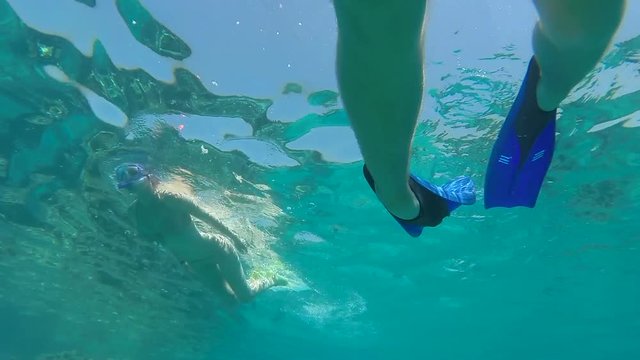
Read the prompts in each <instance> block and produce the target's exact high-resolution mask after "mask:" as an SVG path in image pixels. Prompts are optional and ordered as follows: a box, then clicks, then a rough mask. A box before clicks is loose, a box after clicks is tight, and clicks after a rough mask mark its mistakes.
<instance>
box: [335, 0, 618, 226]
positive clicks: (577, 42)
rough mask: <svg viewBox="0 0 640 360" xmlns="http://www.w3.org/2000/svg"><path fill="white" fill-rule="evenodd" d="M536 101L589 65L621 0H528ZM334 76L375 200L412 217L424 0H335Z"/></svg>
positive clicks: (565, 86) (555, 94)
mask: <svg viewBox="0 0 640 360" xmlns="http://www.w3.org/2000/svg"><path fill="white" fill-rule="evenodd" d="M534 3H535V6H536V8H537V10H538V14H539V17H540V18H539V21H538V22H537V24H536V26H535V28H534V30H533V48H534V52H535V57H536V60H537V62H538V63H539V65H540V74H541V76H540V81H539V82H538V86H537V99H538V106H539V107H540V108H541V109H543V110H552V109H555V108H557V107H558V105H559V104H560V102H561V101H562V100H563V99H564V98H565V97H566V96H567V95H568V93H569V92H570V91H571V89H572V88H573V87H574V86H575V85H576V84H577V83H578V82H579V81H580V80H582V78H583V77H584V76H585V75H586V74H587V73H588V72H589V71H591V70H592V69H593V67H594V66H595V65H596V63H597V62H598V60H599V59H600V58H601V57H602V55H603V53H604V51H605V50H606V48H607V46H608V45H609V42H610V41H611V39H612V37H613V35H614V33H615V31H616V29H617V28H618V25H619V24H620V21H621V19H622V15H623V12H624V6H625V1H624V0H534ZM334 6H335V9H336V15H337V20H338V29H339V34H338V54H337V56H338V59H337V75H338V81H339V85H340V91H341V94H342V98H343V101H344V104H345V109H346V111H347V113H348V114H349V117H350V119H351V124H352V127H353V129H354V132H355V134H356V137H357V139H358V143H359V145H360V149H361V151H362V155H363V157H364V160H365V163H366V164H367V168H368V170H369V172H370V174H371V176H372V178H373V179H375V191H376V194H377V195H378V198H379V199H380V201H381V202H382V203H383V204H384V206H385V207H386V208H387V209H388V210H389V212H391V213H392V214H393V215H395V216H397V217H398V218H401V219H413V218H415V217H416V216H417V215H418V214H419V212H420V203H419V202H418V200H417V199H416V196H415V193H414V192H413V191H412V190H411V189H410V188H409V158H410V153H411V143H412V139H413V135H414V131H415V127H416V123H417V116H418V113H419V111H420V105H421V101H422V95H423V87H424V69H423V66H424V65H423V64H424V21H425V12H426V0H402V1H391V0H334Z"/></svg>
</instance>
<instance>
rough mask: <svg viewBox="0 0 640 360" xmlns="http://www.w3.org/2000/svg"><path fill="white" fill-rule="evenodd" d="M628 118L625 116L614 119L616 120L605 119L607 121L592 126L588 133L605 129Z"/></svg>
mask: <svg viewBox="0 0 640 360" xmlns="http://www.w3.org/2000/svg"><path fill="white" fill-rule="evenodd" d="M627 120H628V118H627V117H626V116H625V117H623V118H619V119H614V120H609V121H605V122H601V123H599V124H596V125H594V126H592V127H591V129H589V130H587V132H588V133H594V132H598V131H602V130H604V129H608V128H610V127H612V126H614V125H617V124H619V123H621V122H623V121H627Z"/></svg>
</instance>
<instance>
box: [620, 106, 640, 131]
mask: <svg viewBox="0 0 640 360" xmlns="http://www.w3.org/2000/svg"><path fill="white" fill-rule="evenodd" d="M628 118H630V119H629V120H627V121H626V122H625V123H624V124H622V126H623V127H626V128H634V127H639V126H640V110H638V111H636V112H634V113H633V114H631V115H629V116H628Z"/></svg>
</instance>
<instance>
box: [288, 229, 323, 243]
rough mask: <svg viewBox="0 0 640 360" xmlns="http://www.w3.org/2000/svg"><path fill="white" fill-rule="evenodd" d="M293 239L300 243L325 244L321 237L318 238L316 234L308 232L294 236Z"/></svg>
mask: <svg viewBox="0 0 640 360" xmlns="http://www.w3.org/2000/svg"><path fill="white" fill-rule="evenodd" d="M293 238H294V239H295V240H296V241H299V242H308V243H323V242H325V239H323V238H321V237H320V236H318V235H316V234H314V233H311V232H308V231H300V232H297V233H296V234H295V235H294V236H293Z"/></svg>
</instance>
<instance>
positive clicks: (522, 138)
mask: <svg viewBox="0 0 640 360" xmlns="http://www.w3.org/2000/svg"><path fill="white" fill-rule="evenodd" d="M539 80H540V68H539V66H538V63H537V62H536V59H535V57H532V58H531V61H530V62H529V67H528V69H527V73H526V75H525V77H524V81H523V82H522V85H521V87H520V91H519V92H518V96H517V97H516V100H515V102H514V103H513V106H512V107H511V110H510V111H509V115H507V118H506V120H505V122H504V124H503V125H502V128H501V129H500V133H499V135H498V139H497V140H496V142H495V144H494V145H493V150H492V152H491V157H490V158H489V163H488V166H487V173H486V177H485V184H484V206H485V208H487V209H489V208H492V207H514V206H526V207H531V208H532V207H534V206H535V204H536V201H537V199H538V194H539V193H540V188H541V187H542V182H543V181H544V177H545V175H546V173H547V170H548V169H549V166H550V165H551V159H552V158H553V151H554V147H555V144H554V143H555V134H556V110H555V109H554V110H552V111H544V110H542V109H540V107H539V106H538V100H537V96H536V90H537V87H538V81H539Z"/></svg>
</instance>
